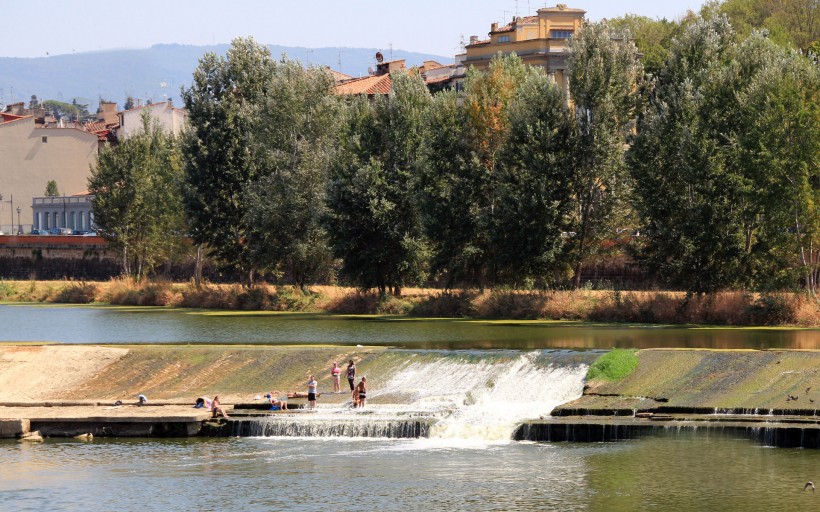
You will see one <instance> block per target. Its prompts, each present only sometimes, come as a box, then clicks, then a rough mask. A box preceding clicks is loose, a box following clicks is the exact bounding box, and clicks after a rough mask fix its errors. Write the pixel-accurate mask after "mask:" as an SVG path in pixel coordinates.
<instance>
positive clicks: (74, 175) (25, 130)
mask: <svg viewBox="0 0 820 512" xmlns="http://www.w3.org/2000/svg"><path fill="white" fill-rule="evenodd" d="M100 144H101V141H100V139H99V137H98V136H97V135H96V134H94V133H90V132H88V131H85V130H82V129H80V128H77V127H70V128H65V127H60V126H53V127H44V126H43V125H38V124H35V118H34V116H31V115H29V116H15V115H10V114H0V195H2V200H0V231H2V232H4V233H16V232H17V231H18V230H19V228H20V226H22V227H23V230H24V231H28V230H29V229H30V228H31V226H32V224H33V220H34V217H33V213H32V209H31V206H32V198H34V197H41V196H43V194H44V193H45V190H46V185H47V184H48V182H49V181H52V180H53V181H56V182H57V187H58V189H59V190H60V191H61V192H68V193H71V194H75V193H77V192H80V191H85V190H87V188H88V177H89V176H90V173H91V167H92V166H93V165H95V164H96V157H97V151H98V148H99V145H100ZM17 208H21V209H20V212H19V214H18V212H17Z"/></svg>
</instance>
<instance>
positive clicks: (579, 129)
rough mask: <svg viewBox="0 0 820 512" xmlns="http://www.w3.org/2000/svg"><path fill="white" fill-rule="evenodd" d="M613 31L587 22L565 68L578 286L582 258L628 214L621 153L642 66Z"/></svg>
mask: <svg viewBox="0 0 820 512" xmlns="http://www.w3.org/2000/svg"><path fill="white" fill-rule="evenodd" d="M615 36H616V34H613V33H612V31H611V30H610V29H609V27H608V26H607V24H606V23H605V22H602V23H591V24H586V25H584V27H583V28H582V29H581V30H580V31H578V33H577V34H576V35H575V36H574V37H573V38H572V40H571V42H570V57H569V60H568V63H567V67H568V69H567V71H568V76H569V90H570V94H571V97H572V98H571V100H572V104H573V106H574V114H575V125H576V128H575V129H576V137H575V139H576V144H575V152H574V153H575V158H574V164H573V165H574V167H575V172H574V178H573V180H572V187H573V198H574V202H575V204H574V208H573V214H572V224H571V226H572V227H571V229H570V231H571V232H572V233H573V236H572V237H571V238H570V239H569V242H570V244H571V249H572V254H573V259H574V262H575V263H574V267H575V270H574V273H575V276H574V285H575V287H576V288H578V287H579V286H580V283H581V272H582V269H583V265H584V263H585V262H586V261H587V260H589V259H590V258H592V257H593V256H594V255H595V254H597V253H598V251H599V250H600V248H601V247H600V243H601V242H602V241H603V240H606V239H607V238H611V237H612V236H613V235H614V233H615V231H616V229H617V228H619V227H622V226H623V224H624V219H625V218H626V217H627V215H628V214H629V210H628V197H629V191H630V185H629V174H628V172H627V168H626V162H625V153H626V145H627V142H628V139H629V136H630V133H631V131H632V129H633V127H634V118H635V113H636V107H637V102H638V89H639V80H640V78H641V77H642V76H643V70H642V67H641V64H640V62H639V60H638V52H637V49H636V48H635V45H634V44H633V43H632V42H631V41H629V40H626V39H624V38H620V37H619V38H616V37H615Z"/></svg>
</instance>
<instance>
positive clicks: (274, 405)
mask: <svg viewBox="0 0 820 512" xmlns="http://www.w3.org/2000/svg"><path fill="white" fill-rule="evenodd" d="M265 397H266V398H267V399H268V401H269V402H270V410H271V411H279V410H281V411H286V410H287V409H288V402H287V401H286V400H283V399H279V398H276V397H275V396H273V393H268V394H267V395H265Z"/></svg>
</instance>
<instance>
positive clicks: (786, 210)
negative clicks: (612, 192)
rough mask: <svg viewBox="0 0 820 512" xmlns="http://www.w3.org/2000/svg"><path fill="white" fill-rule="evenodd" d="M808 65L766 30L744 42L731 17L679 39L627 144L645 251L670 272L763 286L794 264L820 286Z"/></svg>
mask: <svg viewBox="0 0 820 512" xmlns="http://www.w3.org/2000/svg"><path fill="white" fill-rule="evenodd" d="M812 66H813V65H812V64H811V63H809V62H808V61H807V60H805V59H804V58H803V57H801V56H799V55H797V54H795V53H788V52H786V51H785V50H784V49H782V48H779V47H778V46H776V45H775V44H773V43H772V42H771V41H770V40H768V39H767V38H766V37H765V36H764V35H763V34H760V33H758V34H753V35H752V36H751V37H749V38H747V39H745V40H744V41H741V42H737V40H736V37H735V34H734V32H733V30H732V28H731V26H730V24H729V22H728V20H727V19H726V18H725V17H720V18H711V19H708V20H702V21H698V22H697V23H695V24H693V25H692V26H691V27H689V28H688V29H687V31H686V32H685V34H684V35H683V36H682V37H681V39H680V40H679V41H678V42H677V43H676V45H675V47H674V48H673V50H672V58H670V59H669V61H668V62H667V65H666V66H665V67H664V69H663V71H662V72H661V73H660V74H659V76H658V78H657V80H656V81H655V83H654V84H653V93H652V95H651V97H650V98H649V102H648V105H647V108H646V110H645V112H644V113H643V115H642V117H641V123H640V125H639V133H638V137H637V139H636V141H635V144H634V146H633V150H632V152H631V154H630V164H631V168H632V172H633V176H634V178H635V183H636V185H637V186H636V195H635V198H636V203H635V205H636V209H637V210H638V212H639V213H640V216H641V218H642V222H643V224H644V226H645V227H646V228H647V229H646V231H645V237H642V238H643V247H642V251H641V258H642V260H643V261H644V263H645V264H646V265H647V266H648V268H649V269H650V270H652V271H654V272H656V273H657V274H658V275H659V276H660V277H661V278H662V279H664V280H666V281H667V282H669V283H671V284H673V285H678V286H682V287H684V288H685V289H686V290H688V291H690V292H693V293H709V292H713V291H718V290H721V289H726V288H734V287H752V288H758V289H766V288H773V287H783V286H789V283H790V282H791V283H794V281H795V280H794V268H795V267H796V266H797V267H800V273H801V275H804V276H805V277H806V278H807V282H806V283H807V286H808V287H809V288H811V286H813V285H812V281H811V278H810V276H811V274H812V272H813V271H812V269H813V268H815V267H814V263H813V260H812V258H811V257H810V256H809V255H808V253H809V252H811V250H804V249H808V248H809V247H811V246H812V236H813V235H811V234H810V232H813V231H814V229H815V227H814V226H816V218H817V214H816V210H815V209H814V207H813V202H814V198H813V196H814V195H815V194H816V184H815V182H814V180H816V175H817V170H816V169H817V163H816V155H817V148H818V141H817V126H816V125H817V108H816V105H815V103H816V102H817V78H816V77H817V75H816V71H815V72H814V73H812V72H811V69H812ZM797 141H799V142H797ZM809 226H812V227H809ZM790 260H791V261H790ZM796 260H799V261H801V263H800V264H795V261H796Z"/></svg>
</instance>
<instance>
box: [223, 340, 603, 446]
mask: <svg viewBox="0 0 820 512" xmlns="http://www.w3.org/2000/svg"><path fill="white" fill-rule="evenodd" d="M594 357H595V354H593V353H578V352H565V351H533V352H528V353H521V352H507V351H493V352H486V351H484V352H477V351H455V352H454V351H425V352H410V351H395V352H393V354H391V355H389V356H385V358H386V361H384V366H383V369H381V370H379V369H377V370H376V371H375V372H374V374H368V382H369V386H368V394H367V404H366V407H365V408H364V409H351V408H350V403H349V401H348V402H345V403H342V404H323V403H321V401H320V405H319V407H318V408H317V409H316V410H315V411H299V412H296V413H291V412H285V413H273V414H270V415H269V416H265V417H261V418H260V417H251V418H246V419H236V420H232V421H230V422H229V425H226V426H224V427H222V428H220V429H218V434H217V435H234V436H287V437H381V438H418V437H425V438H426V437H429V438H436V439H446V440H453V441H455V440H477V441H487V442H493V441H509V440H511V439H512V435H513V432H514V431H515V429H516V427H517V426H518V425H520V424H521V423H522V422H524V421H526V420H531V419H537V418H539V417H546V416H548V415H549V414H550V412H551V411H552V409H553V408H554V407H555V406H557V405H559V404H561V403H565V402H567V401H569V400H572V399H575V398H578V397H579V396H581V393H582V391H583V385H584V376H585V374H586V371H587V368H588V362H589V361H591V360H592V359H594ZM211 433H212V434H215V433H216V432H211Z"/></svg>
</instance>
